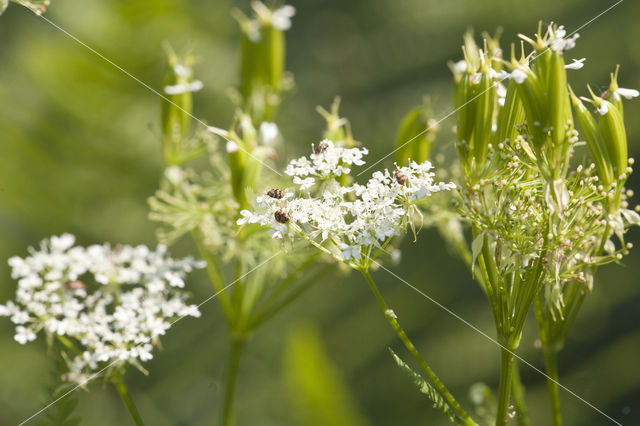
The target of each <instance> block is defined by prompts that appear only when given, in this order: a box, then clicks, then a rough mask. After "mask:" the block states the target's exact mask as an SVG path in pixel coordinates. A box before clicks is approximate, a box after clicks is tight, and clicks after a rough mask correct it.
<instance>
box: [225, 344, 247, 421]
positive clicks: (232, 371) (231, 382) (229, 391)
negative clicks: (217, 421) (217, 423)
mask: <svg viewBox="0 0 640 426" xmlns="http://www.w3.org/2000/svg"><path fill="white" fill-rule="evenodd" d="M243 348H244V341H243V340H241V339H235V338H234V339H233V343H232V344H231V354H230V356H229V364H228V368H227V382H226V384H225V392H224V408H223V411H222V425H223V426H232V425H233V424H235V412H234V403H235V389H236V383H237V381H238V369H239V367H240V357H241V356H242V349H243Z"/></svg>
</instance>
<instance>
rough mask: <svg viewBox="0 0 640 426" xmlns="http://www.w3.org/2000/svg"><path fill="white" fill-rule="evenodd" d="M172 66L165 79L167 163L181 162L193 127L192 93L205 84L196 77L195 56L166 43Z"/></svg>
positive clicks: (164, 149) (164, 126)
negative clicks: (183, 148)
mask: <svg viewBox="0 0 640 426" xmlns="http://www.w3.org/2000/svg"><path fill="white" fill-rule="evenodd" d="M165 50H166V52H167V59H168V64H169V68H168V69H167V71H166V73H165V76H164V79H163V88H164V89H163V91H164V96H165V97H166V99H163V101H162V135H163V154H164V161H165V164H166V165H175V164H179V163H180V160H181V156H182V154H183V153H182V146H183V141H184V139H185V138H187V137H188V135H189V132H190V129H191V120H192V119H191V114H192V112H193V94H192V92H193V91H195V90H199V89H200V88H201V87H202V83H201V82H199V81H197V80H195V81H194V79H193V71H192V69H191V68H192V66H193V62H194V60H193V56H192V55H190V54H189V55H187V56H185V57H184V58H179V57H178V56H177V55H176V54H175V52H174V51H173V50H172V49H171V47H170V46H168V45H166V46H165Z"/></svg>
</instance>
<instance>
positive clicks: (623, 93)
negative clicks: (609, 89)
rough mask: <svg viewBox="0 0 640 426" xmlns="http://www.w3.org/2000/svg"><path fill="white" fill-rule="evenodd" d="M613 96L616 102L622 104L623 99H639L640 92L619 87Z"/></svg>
mask: <svg viewBox="0 0 640 426" xmlns="http://www.w3.org/2000/svg"><path fill="white" fill-rule="evenodd" d="M612 96H613V100H614V101H616V102H620V101H621V100H622V98H625V99H633V98H637V97H638V96H640V92H638V91H637V90H636V89H625V88H624V87H618V88H617V89H616V90H615V91H614V92H613V93H612ZM621 97H622V98H621Z"/></svg>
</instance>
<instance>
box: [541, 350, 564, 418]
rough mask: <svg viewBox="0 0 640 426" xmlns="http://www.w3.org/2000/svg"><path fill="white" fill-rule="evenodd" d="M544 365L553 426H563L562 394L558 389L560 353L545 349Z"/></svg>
mask: <svg viewBox="0 0 640 426" xmlns="http://www.w3.org/2000/svg"><path fill="white" fill-rule="evenodd" d="M543 352H544V363H545V369H546V373H547V390H548V392H549V402H550V403H551V418H552V420H553V426H562V412H561V411H560V392H559V388H558V352H557V351H555V350H554V349H553V348H548V347H545V348H543Z"/></svg>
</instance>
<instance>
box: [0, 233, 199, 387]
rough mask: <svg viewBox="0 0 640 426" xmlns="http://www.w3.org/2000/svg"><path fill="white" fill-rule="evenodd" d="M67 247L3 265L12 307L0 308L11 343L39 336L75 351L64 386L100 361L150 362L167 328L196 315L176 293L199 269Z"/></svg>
mask: <svg viewBox="0 0 640 426" xmlns="http://www.w3.org/2000/svg"><path fill="white" fill-rule="evenodd" d="M74 243H75V238H74V237H73V235H71V234H63V235H61V236H59V237H57V236H54V237H51V238H50V239H45V240H44V241H42V242H41V243H40V249H39V250H35V249H30V250H29V256H27V257H26V258H19V257H12V258H11V259H9V265H10V266H11V268H12V271H11V276H12V277H13V278H14V279H17V280H18V288H17V290H16V300H15V302H13V301H8V302H7V303H6V304H5V305H0V316H8V317H10V319H11V321H12V322H13V323H14V324H16V325H17V326H16V334H15V340H16V341H17V342H19V343H21V344H25V343H27V342H30V341H33V340H35V339H36V335H37V333H38V332H39V331H40V330H44V331H45V333H47V334H48V335H50V336H54V337H55V336H60V337H63V336H64V337H66V338H67V339H69V340H70V341H71V342H72V343H73V344H74V345H77V348H78V349H80V350H81V353H82V355H81V356H79V357H76V358H74V359H73V360H72V361H70V362H69V363H68V364H69V368H70V370H71V371H70V372H69V373H68V374H66V375H65V377H66V378H67V379H68V380H75V379H74V378H83V377H86V376H87V375H90V374H92V373H93V372H94V371H96V369H97V368H98V364H99V363H101V362H105V363H111V362H113V361H117V362H118V365H125V364H133V365H136V366H138V365H139V362H144V361H147V360H149V359H151V358H152V355H151V350H152V348H153V344H154V343H156V342H157V341H158V338H159V336H161V335H164V334H165V333H166V331H167V330H168V329H169V327H170V326H171V321H174V320H175V319H177V318H179V317H182V316H194V317H197V316H199V315H200V313H199V311H198V309H197V307H196V306H194V305H187V304H186V303H185V301H184V300H185V297H186V296H185V294H184V293H183V292H182V291H181V290H179V288H181V287H183V286H184V278H185V276H186V274H187V273H188V272H190V271H191V270H192V269H193V268H202V267H204V263H203V262H198V261H194V260H193V259H191V258H185V259H181V260H174V259H171V258H168V257H167V256H166V249H165V248H164V247H163V246H159V247H158V248H157V249H156V250H155V251H151V250H149V249H148V248H147V247H145V246H137V247H131V246H117V247H113V248H112V247H110V246H109V245H107V244H104V245H93V246H90V247H86V248H85V247H74ZM142 344H143V345H142Z"/></svg>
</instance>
